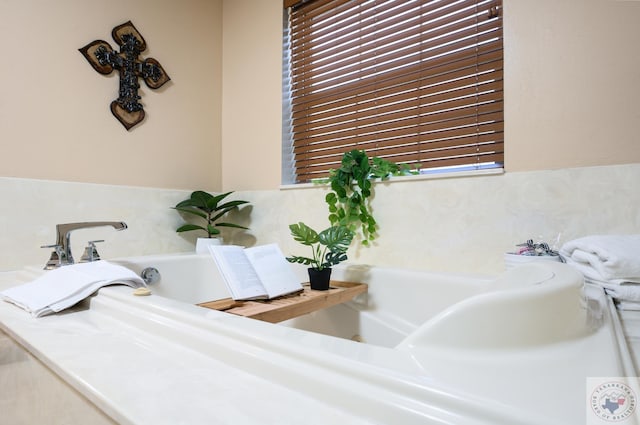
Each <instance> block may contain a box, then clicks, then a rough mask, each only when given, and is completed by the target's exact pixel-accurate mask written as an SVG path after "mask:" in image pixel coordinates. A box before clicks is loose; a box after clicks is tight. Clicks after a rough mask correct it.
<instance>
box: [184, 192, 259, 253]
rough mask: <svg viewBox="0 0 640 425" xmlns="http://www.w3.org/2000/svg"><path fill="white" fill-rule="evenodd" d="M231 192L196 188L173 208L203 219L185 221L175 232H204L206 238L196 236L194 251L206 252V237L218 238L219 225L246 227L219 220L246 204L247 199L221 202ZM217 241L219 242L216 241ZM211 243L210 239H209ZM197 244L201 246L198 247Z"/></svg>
mask: <svg viewBox="0 0 640 425" xmlns="http://www.w3.org/2000/svg"><path fill="white" fill-rule="evenodd" d="M232 193H233V192H226V193H222V194H220V195H212V194H210V193H207V192H205V191H202V190H196V191H195V192H193V193H191V196H189V198H188V199H185V200H184V201H181V202H179V203H178V204H177V205H176V206H175V207H173V208H174V209H176V210H178V211H179V212H181V213H185V214H188V215H191V216H197V217H200V218H202V219H204V221H205V224H204V225H199V224H192V223H187V224H183V225H182V226H180V227H178V228H177V229H176V232H178V233H181V232H189V231H192V230H201V231H204V232H206V234H207V238H198V242H197V245H196V252H198V253H206V252H207V251H206V246H204V245H206V244H207V241H206V239H210V240H211V239H212V238H218V237H219V235H220V229H219V227H234V228H237V229H245V230H247V229H248V227H245V226H241V225H239V224H235V223H229V222H219V221H218V220H220V219H221V218H223V217H224V216H225V215H226V214H227V213H228V212H229V211H231V210H233V209H236V208H237V207H238V206H239V205H243V204H248V203H249V201H241V200H236V201H228V202H223V201H224V200H225V199H226V198H227V196H229V195H231V194H232ZM201 239H205V241H202V242H201ZM218 243H219V242H218ZM209 244H211V241H209ZM198 245H200V246H201V248H198Z"/></svg>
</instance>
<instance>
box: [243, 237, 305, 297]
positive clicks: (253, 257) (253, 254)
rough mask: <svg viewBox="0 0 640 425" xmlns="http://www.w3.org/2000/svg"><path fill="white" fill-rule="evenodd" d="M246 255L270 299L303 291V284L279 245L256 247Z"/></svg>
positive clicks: (248, 250) (250, 249)
mask: <svg viewBox="0 0 640 425" xmlns="http://www.w3.org/2000/svg"><path fill="white" fill-rule="evenodd" d="M245 253H246V254H247V257H248V258H249V261H251V264H253V268H254V270H255V271H256V273H257V274H258V276H260V280H261V281H262V286H263V287H264V288H265V290H266V292H267V295H268V297H269V298H274V297H278V296H280V295H285V294H290V293H292V292H296V291H300V290H302V284H301V283H300V280H299V279H298V278H297V276H296V274H295V273H294V272H293V269H292V268H291V264H289V262H288V261H287V259H286V258H285V256H284V254H283V253H282V251H281V250H280V248H279V247H278V245H277V244H275V243H273V244H268V245H261V246H255V247H251V248H247V249H245Z"/></svg>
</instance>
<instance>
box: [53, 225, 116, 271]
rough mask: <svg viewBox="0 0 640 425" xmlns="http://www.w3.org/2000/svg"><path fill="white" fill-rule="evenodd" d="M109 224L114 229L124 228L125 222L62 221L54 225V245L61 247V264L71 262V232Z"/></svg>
mask: <svg viewBox="0 0 640 425" xmlns="http://www.w3.org/2000/svg"><path fill="white" fill-rule="evenodd" d="M102 226H111V227H113V228H114V229H116V230H124V229H126V228H127V224H126V223H125V222H124V221H89V222H82V223H64V224H57V225H56V245H59V246H60V248H61V254H62V258H60V260H61V261H60V262H61V265H64V264H73V263H74V261H73V255H72V254H71V232H72V231H74V230H78V229H88V228H92V227H102Z"/></svg>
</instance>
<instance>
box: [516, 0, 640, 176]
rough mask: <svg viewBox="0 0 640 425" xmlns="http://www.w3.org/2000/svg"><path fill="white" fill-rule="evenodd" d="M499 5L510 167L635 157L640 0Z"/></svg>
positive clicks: (639, 150)
mask: <svg viewBox="0 0 640 425" xmlns="http://www.w3.org/2000/svg"><path fill="white" fill-rule="evenodd" d="M504 3H505V60H506V63H505V72H506V74H505V105H506V109H505V131H506V148H505V150H506V155H505V162H506V169H507V171H523V170H541V169H559V168H567V167H582V166H589V165H605V164H628V163H637V162H640V143H639V142H640V141H639V140H638V134H640V109H639V108H638V99H640V83H639V81H640V54H638V46H639V45H640V25H639V24H638V23H639V22H640V2H637V1H616V0H505V1H504Z"/></svg>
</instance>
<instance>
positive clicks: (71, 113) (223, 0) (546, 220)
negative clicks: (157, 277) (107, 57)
mask: <svg viewBox="0 0 640 425" xmlns="http://www.w3.org/2000/svg"><path fill="white" fill-rule="evenodd" d="M504 1H505V16H506V21H505V32H506V37H507V42H506V65H505V67H506V82H505V89H506V91H507V92H506V119H507V124H506V139H507V148H506V149H507V173H506V174H505V175H497V176H481V177H460V178H454V179H443V180H415V181H408V182H407V181H401V182H400V181H396V182H392V183H388V184H387V183H385V184H383V185H379V187H377V189H376V199H375V200H374V203H373V208H374V212H375V214H376V219H378V221H379V223H380V235H381V236H380V238H379V240H378V245H377V246H375V247H373V248H372V249H361V248H358V247H356V246H354V247H353V248H352V249H350V253H349V256H350V261H351V262H355V263H360V264H377V265H385V266H397V267H408V268H421V269H428V270H440V271H462V272H474V273H475V272H482V273H496V272H499V271H500V270H502V254H503V253H504V252H505V251H507V250H510V249H513V246H514V245H515V244H516V243H520V242H522V241H524V240H526V239H528V238H545V239H547V240H548V241H551V240H552V239H555V238H557V237H558V236H560V239H559V240H560V242H565V241H567V240H570V239H571V238H574V237H579V236H583V235H587V234H595V233H640V222H639V220H640V211H639V208H640V200H639V199H638V196H639V192H638V191H637V189H636V187H635V186H636V183H635V182H637V181H638V180H639V178H640V177H639V176H640V149H639V148H638V142H637V138H636V139H634V136H635V134H637V133H638V125H640V124H639V123H640V116H639V112H638V111H639V110H640V109H638V107H637V106H636V99H638V98H639V96H638V94H640V93H638V90H639V87H640V84H639V83H638V77H640V74H638V70H639V69H640V54H638V53H637V50H638V49H637V46H638V45H640V43H638V41H640V40H638V31H640V30H639V29H636V27H635V26H633V25H632V23H634V22H640V2H631V1H629V2H625V1H616V0H526V1H525V0H504ZM38 3H42V5H38V10H36V8H35V5H36V4H38ZM86 3H87V4H85V0H65V1H58V2H55V6H53V3H52V5H49V4H48V3H47V2H44V1H42V2H36V1H35V0H30V1H23V0H4V1H0V16H2V17H3V19H0V36H2V37H3V39H4V40H6V42H5V44H4V46H3V55H4V56H3V57H4V58H7V57H9V58H12V60H6V59H5V60H3V63H2V66H0V76H2V77H3V79H2V80H3V84H2V85H0V132H1V133H0V148H2V155H0V196H2V203H0V252H1V253H2V254H3V255H2V256H1V258H0V270H7V269H15V268H16V267H20V266H22V265H24V264H35V265H40V264H44V263H45V262H46V260H47V258H48V250H41V249H39V246H40V245H44V244H51V243H53V242H54V241H55V233H54V230H55V224H57V223H65V222H73V221H93V220H123V221H125V222H127V224H129V229H127V230H126V231H125V232H115V231H113V230H112V229H109V228H99V229H95V230H86V231H79V232H77V233H75V234H74V236H73V238H72V239H73V242H74V244H76V245H75V247H74V252H75V253H76V255H80V254H81V253H82V251H81V250H82V248H83V246H84V245H85V244H86V241H87V240H91V239H106V242H105V243H103V244H101V246H100V252H101V254H102V255H103V257H104V258H112V257H117V256H127V255H143V254H151V253H162V252H176V251H189V250H193V244H194V240H195V237H196V236H197V234H194V233H189V234H184V233H182V234H177V233H176V232H175V229H176V227H177V226H179V225H180V224H181V223H182V219H181V218H180V217H179V216H178V214H176V212H175V211H173V210H172V209H171V208H170V206H172V205H175V204H176V202H178V201H180V200H182V199H184V197H185V196H187V195H188V192H189V191H190V190H192V189H194V188H210V189H211V190H237V191H240V193H238V194H236V195H235V196H236V197H237V199H246V200H249V201H251V203H252V205H251V206H250V207H249V208H248V209H247V211H250V214H243V215H242V220H240V221H241V222H242V224H245V225H248V226H249V227H250V228H251V230H250V231H248V232H237V233H235V234H230V235H225V240H226V241H229V242H230V243H238V244H243V245H247V246H250V245H254V244H265V243H272V242H277V243H279V244H280V245H281V247H282V249H283V251H284V252H285V253H286V254H293V253H300V252H299V249H300V247H299V246H296V244H295V243H294V242H293V241H292V239H291V237H290V235H289V232H288V227H287V226H288V225H289V224H290V223H293V222H297V221H299V220H302V221H305V222H307V223H308V224H310V225H312V226H313V227H316V228H321V226H326V225H327V223H328V222H327V219H326V215H327V210H326V205H325V203H324V195H325V191H326V189H325V188H318V187H312V188H296V189H292V190H279V188H278V185H279V183H280V151H281V146H280V132H281V124H280V115H281V107H280V103H281V98H280V90H281V88H280V84H281V83H280V81H281V75H280V72H281V66H280V55H281V8H280V5H281V1H280V0H219V1H212V0H200V1H199V0H185V1H182V2H169V1H168V0H164V1H162V2H160V1H152V0H138V1H136V2H134V3H132V4H129V3H128V2H125V1H124V0H114V1H111V2H103V1H100V2H98V1H93V2H86ZM250 6H251V7H250ZM145 7H146V9H148V10H146V9H145ZM125 10H126V11H128V12H127V13H126V14H125V13H124V12H119V11H125ZM8 16H9V17H12V19H7V18H6V17H8ZM127 19H131V20H132V21H133V22H134V23H135V24H136V25H137V27H138V29H139V30H140V31H141V32H142V34H143V35H144V36H145V37H146V40H147V42H148V44H149V47H150V51H149V52H147V53H146V54H148V55H151V56H154V57H156V58H157V59H159V60H160V61H161V62H162V63H163V65H164V66H165V67H166V69H167V71H168V72H169V74H170V75H171V77H172V78H173V83H171V84H170V85H169V87H167V88H166V89H164V90H163V91H162V92H161V93H155V92H153V91H152V90H149V89H145V90H144V93H143V102H144V103H145V108H146V111H147V113H148V121H146V122H145V123H143V124H142V125H141V126H140V127H138V128H135V129H133V130H132V131H131V132H129V133H127V132H126V131H125V130H124V129H123V128H122V127H121V125H120V124H119V123H118V122H117V121H116V120H115V118H113V117H112V116H111V114H110V112H109V110H108V104H109V102H110V101H111V99H113V98H114V96H115V95H116V93H117V79H116V78H115V77H114V78H108V77H103V76H101V75H99V74H97V73H96V72H94V71H93V69H91V67H90V66H89V65H88V63H86V61H85V60H84V58H83V57H82V56H81V55H80V53H79V52H77V48H79V47H82V46H83V45H84V44H86V43H88V42H90V41H92V40H94V39H96V38H103V39H105V40H108V41H110V42H111V40H110V31H111V28H112V27H113V26H115V25H118V24H120V23H122V22H123V21H125V20H127ZM220 22H222V23H223V25H224V26H223V28H222V29H221V27H220V26H219V24H220ZM27 23H28V24H29V25H26V24H27ZM27 27H28V28H27ZM625 38H628V39H625ZM14 40H15V42H14ZM589 42H594V43H596V46H595V47H594V46H590V45H589ZM601 57H605V58H606V59H607V60H608V61H609V62H610V63H611V64H612V65H609V64H605V63H603V62H602V59H601ZM220 58H222V61H223V63H221V59H220ZM42 63H46V64H47V66H48V67H47V68H44V67H43V68H41V69H43V71H42V72H40V71H38V70H39V69H40V68H38V66H40V65H41V64H42ZM552 63H553V64H558V63H559V64H560V65H561V66H560V68H559V70H558V71H557V72H556V71H553V69H552V68H551V66H550V64H552ZM552 71H553V72H552ZM605 79H610V80H611V81H608V82H607V85H606V87H605V83H604V82H603V81H604V80H605ZM548 98H551V99H552V100H553V102H552V103H551V104H548V102H547V103H545V101H546V100H547V99H548ZM605 134H606V135H607V136H605ZM600 142H602V143H604V145H603V146H598V145H597V144H598V143H600ZM532 144H533V145H532ZM221 157H222V158H224V161H221V160H220V158H221ZM258 162H261V164H260V165H258ZM608 164H611V165H608ZM625 164H628V165H625ZM591 165H596V166H595V167H590V166H591ZM12 176H17V177H23V178H18V179H16V178H13V177H12ZM34 179H48V180H50V181H41V180H34ZM65 180H67V181H75V182H80V184H78V183H66V182H64V181H65ZM94 183H107V184H94ZM127 186H150V187H133V188H132V187H127ZM163 188H164V189H163ZM227 236H228V237H227Z"/></svg>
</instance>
